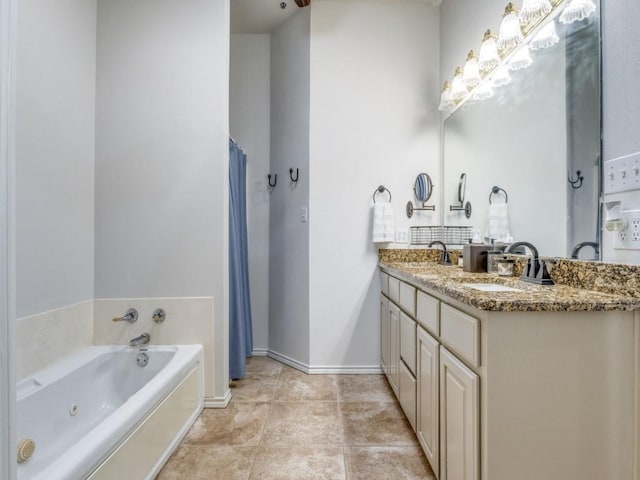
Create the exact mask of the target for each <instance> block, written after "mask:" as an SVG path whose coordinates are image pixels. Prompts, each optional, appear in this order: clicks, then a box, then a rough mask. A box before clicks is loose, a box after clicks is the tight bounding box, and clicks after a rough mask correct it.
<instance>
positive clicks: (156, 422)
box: [17, 345, 204, 480]
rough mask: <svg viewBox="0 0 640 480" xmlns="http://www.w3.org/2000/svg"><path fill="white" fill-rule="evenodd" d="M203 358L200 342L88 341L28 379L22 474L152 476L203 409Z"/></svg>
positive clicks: (110, 479)
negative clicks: (94, 344) (96, 343)
mask: <svg viewBox="0 0 640 480" xmlns="http://www.w3.org/2000/svg"><path fill="white" fill-rule="evenodd" d="M145 361H146V364H145ZM202 365H203V354H202V346H200V345H184V346H149V347H148V348H143V349H139V348H131V347H126V346H104V347H91V348H88V349H86V350H83V351H82V352H80V353H79V354H78V355H76V356H74V357H73V358H69V359H67V360H65V361H63V362H60V363H58V364H56V365H53V366H51V367H50V368H47V369H45V370H42V371H40V372H38V373H36V374H34V375H33V376H32V377H30V378H27V379H25V380H23V381H22V382H20V383H19V385H18V406H17V418H18V426H17V428H18V442H19V443H18V447H19V448H20V446H22V450H23V452H26V453H25V456H28V455H29V450H30V447H31V446H33V445H34V444H35V450H34V451H33V454H32V455H31V457H30V458H29V459H28V460H26V461H25V462H24V463H19V464H18V479H19V480H62V479H64V480H81V479H85V478H87V479H91V480H102V479H105V480H114V479H127V480H143V479H151V478H154V476H155V475H156V474H157V473H158V471H159V470H160V469H161V468H162V466H163V465H164V463H165V462H166V461H167V459H168V458H169V456H170V455H171V453H172V452H173V450H174V449H175V448H176V446H177V445H178V443H179V442H180V440H182V437H184V435H185V433H186V432H187V430H188V429H189V427H190V426H191V425H192V424H193V422H194V421H195V419H196V418H197V416H198V415H199V414H200V412H201V411H202V408H203V402H204V374H203V368H202ZM31 442H33V443H31Z"/></svg>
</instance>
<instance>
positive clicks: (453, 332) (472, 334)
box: [440, 304, 480, 367]
mask: <svg viewBox="0 0 640 480" xmlns="http://www.w3.org/2000/svg"><path fill="white" fill-rule="evenodd" d="M440 338H441V339H442V341H443V342H444V343H445V344H446V345H447V346H449V347H450V348H451V349H452V350H454V351H455V352H456V353H457V354H458V355H460V356H461V357H462V358H464V359H465V360H467V361H469V362H471V364H473V365H474V366H476V367H477V366H479V365H480V320H478V319H477V318H473V317H470V316H469V315H467V314H466V313H462V312H461V311H459V310H457V309H455V308H453V307H450V306H449V305H445V304H442V305H441V306H440Z"/></svg>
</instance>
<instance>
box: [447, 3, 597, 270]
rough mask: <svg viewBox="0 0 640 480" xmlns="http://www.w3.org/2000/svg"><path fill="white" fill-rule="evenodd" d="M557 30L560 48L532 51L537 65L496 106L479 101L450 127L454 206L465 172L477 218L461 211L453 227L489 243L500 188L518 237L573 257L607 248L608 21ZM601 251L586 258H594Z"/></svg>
mask: <svg viewBox="0 0 640 480" xmlns="http://www.w3.org/2000/svg"><path fill="white" fill-rule="evenodd" d="M556 29H557V32H558V36H559V37H560V41H559V42H558V43H557V44H556V45H554V46H553V47H551V48H546V49H541V50H536V51H531V58H532V60H533V64H532V65H531V66H530V67H529V68H524V69H520V70H515V71H511V72H510V75H511V83H509V84H508V85H504V86H502V87H500V88H494V95H493V97H491V98H489V99H485V100H482V101H479V100H473V99H470V100H469V101H467V102H465V103H464V104H463V105H462V106H461V107H460V108H458V109H457V110H456V111H455V112H454V113H453V114H452V115H451V116H450V117H449V118H447V120H446V121H445V123H444V185H445V192H444V195H445V204H449V205H454V204H455V203H456V202H460V198H461V196H460V195H461V193H462V185H461V184H460V183H459V181H458V176H459V175H460V172H461V171H464V172H466V173H467V174H468V175H469V178H470V181H469V184H468V189H467V190H466V192H467V195H466V197H467V199H468V200H470V201H471V202H473V203H474V211H473V215H472V216H471V218H468V219H467V218H465V215H464V212H462V211H458V210H454V209H453V208H452V209H450V211H448V212H446V214H445V225H471V226H473V227H474V229H475V230H478V231H480V232H481V236H482V238H483V239H484V240H485V241H489V240H490V232H489V225H490V215H491V212H490V204H489V201H488V199H489V196H490V193H491V192H492V188H493V186H495V185H500V187H502V188H503V189H504V190H505V191H508V192H509V202H508V207H507V208H508V210H507V211H506V215H507V216H508V222H509V228H510V233H511V235H512V236H513V237H514V239H515V240H516V241H518V240H526V241H530V242H532V243H533V244H535V245H536V246H537V247H538V248H539V250H540V252H541V254H542V255H546V256H560V257H567V256H570V255H571V254H572V253H574V252H573V251H574V247H576V246H577V245H578V244H581V243H584V242H590V243H594V244H599V229H600V227H599V225H600V216H599V200H598V199H599V192H600V130H601V126H600V103H601V102H600V50H599V19H598V17H597V16H596V15H593V16H591V17H589V18H588V19H587V20H584V21H581V22H575V23H573V24H570V25H563V24H560V23H557V24H556ZM577 171H580V173H579V174H578V173H577ZM572 180H573V181H572ZM595 250H596V249H593V248H585V249H583V250H582V251H581V252H580V253H579V257H580V258H594V256H596V255H597V254H595ZM596 258H597V256H596Z"/></svg>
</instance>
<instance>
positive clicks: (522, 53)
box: [509, 45, 533, 71]
mask: <svg viewBox="0 0 640 480" xmlns="http://www.w3.org/2000/svg"><path fill="white" fill-rule="evenodd" d="M531 65H533V60H531V54H530V53H529V45H523V46H522V48H520V49H519V50H518V51H517V52H516V53H515V54H514V55H513V57H511V60H509V70H513V71H516V70H522V69H525V68H529V67H530V66H531Z"/></svg>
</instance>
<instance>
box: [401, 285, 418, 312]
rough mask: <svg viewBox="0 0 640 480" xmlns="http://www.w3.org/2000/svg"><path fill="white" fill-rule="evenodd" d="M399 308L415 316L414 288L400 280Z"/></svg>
mask: <svg viewBox="0 0 640 480" xmlns="http://www.w3.org/2000/svg"><path fill="white" fill-rule="evenodd" d="M400 308H402V309H403V310H404V311H405V312H407V313H408V314H409V315H411V316H412V317H415V316H416V288H415V287H412V286H411V285H409V284H407V283H404V282H400Z"/></svg>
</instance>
